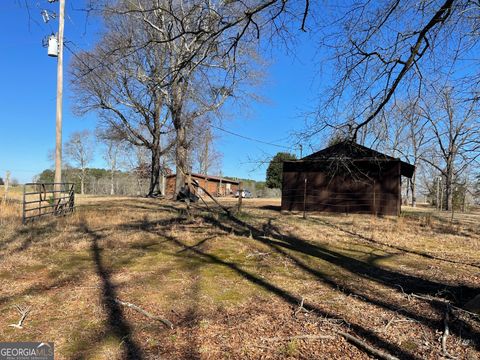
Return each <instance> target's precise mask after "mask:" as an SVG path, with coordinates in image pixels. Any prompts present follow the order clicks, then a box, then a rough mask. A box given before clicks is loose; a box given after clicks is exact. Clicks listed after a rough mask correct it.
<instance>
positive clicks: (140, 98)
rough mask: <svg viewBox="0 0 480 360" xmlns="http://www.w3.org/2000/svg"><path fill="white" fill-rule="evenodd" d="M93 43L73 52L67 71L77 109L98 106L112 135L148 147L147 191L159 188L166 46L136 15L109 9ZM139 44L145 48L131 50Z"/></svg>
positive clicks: (167, 125) (166, 128) (164, 125)
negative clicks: (159, 43)
mask: <svg viewBox="0 0 480 360" xmlns="http://www.w3.org/2000/svg"><path fill="white" fill-rule="evenodd" d="M105 22H106V28H107V29H106V32H105V34H104V35H103V37H102V38H101V39H100V41H99V42H98V44H97V45H96V47H95V48H94V49H93V50H92V51H89V52H83V53H80V54H78V55H76V56H75V58H74V60H73V62H72V67H71V71H72V74H73V85H74V89H75V92H76V96H77V98H78V102H77V106H76V109H77V111H79V112H80V113H85V112H88V111H96V112H97V113H98V114H99V115H100V118H101V126H102V127H103V128H104V130H105V129H106V130H107V131H108V132H110V133H113V134H115V137H117V138H122V139H123V140H125V141H127V142H129V143H131V144H132V145H135V146H141V147H145V148H147V149H148V150H149V152H150V159H151V160H150V167H151V170H150V187H149V191H148V196H157V195H158V194H159V193H160V189H159V179H160V163H161V157H162V156H163V155H164V154H165V153H166V152H167V151H168V150H169V148H170V147H172V146H173V144H172V143H171V144H167V145H166V146H165V147H163V148H162V146H161V145H162V144H161V136H162V135H163V134H167V133H168V132H170V131H171V127H170V123H169V114H168V110H167V109H166V108H165V106H164V100H165V99H164V95H163V92H162V91H163V90H162V86H164V77H165V74H164V68H163V64H164V63H165V62H166V57H165V50H164V48H163V47H161V46H157V45H155V42H154V40H155V34H153V33H152V32H150V31H148V28H146V27H145V26H144V23H143V22H139V21H138V20H136V19H135V18H134V17H127V16H114V15H108V16H106V17H105ZM138 44H141V45H142V46H143V48H142V49H141V50H140V49H137V51H134V52H132V51H130V47H131V46H134V45H138Z"/></svg>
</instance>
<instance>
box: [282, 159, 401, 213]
mask: <svg viewBox="0 0 480 360" xmlns="http://www.w3.org/2000/svg"><path fill="white" fill-rule="evenodd" d="M331 164H332V163H331V162H328V161H298V162H285V163H284V167H283V183H282V210H284V211H303V209H304V201H305V210H306V211H329V212H341V213H371V214H374V213H376V214H380V215H398V214H399V212H400V202H401V193H400V181H401V175H400V166H401V164H400V161H384V162H371V161H354V162H352V165H349V166H348V168H349V169H348V171H347V170H346V169H347V168H345V169H343V170H341V171H339V170H338V168H337V167H335V166H333V167H332V166H331ZM333 169H335V170H333ZM305 179H306V183H305ZM304 194H306V196H304Z"/></svg>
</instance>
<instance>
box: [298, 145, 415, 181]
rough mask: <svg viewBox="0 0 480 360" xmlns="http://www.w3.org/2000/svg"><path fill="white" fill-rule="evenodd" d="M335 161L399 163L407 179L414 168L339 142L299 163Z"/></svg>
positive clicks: (368, 150)
mask: <svg viewBox="0 0 480 360" xmlns="http://www.w3.org/2000/svg"><path fill="white" fill-rule="evenodd" d="M335 159H339V160H354V161H361V160H366V161H399V162H400V172H401V175H403V176H406V177H408V178H411V177H412V176H413V172H414V171H415V166H413V165H412V164H409V163H407V162H405V161H402V160H400V159H398V158H394V157H392V156H389V155H387V154H383V153H381V152H379V151H376V150H373V149H370V148H368V147H366V146H363V145H360V144H357V143H355V142H353V141H342V142H339V143H337V144H335V145H332V146H329V147H327V148H325V149H323V150H320V151H317V152H314V153H313V154H310V155H308V156H305V157H303V158H302V159H300V160H299V161H326V160H327V161H331V160H335Z"/></svg>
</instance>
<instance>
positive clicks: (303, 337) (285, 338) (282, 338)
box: [261, 335, 335, 341]
mask: <svg viewBox="0 0 480 360" xmlns="http://www.w3.org/2000/svg"><path fill="white" fill-rule="evenodd" d="M317 339H328V340H333V339H335V336H332V335H296V336H278V337H272V338H262V339H261V340H262V341H291V340H317Z"/></svg>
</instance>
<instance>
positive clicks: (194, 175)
mask: <svg viewBox="0 0 480 360" xmlns="http://www.w3.org/2000/svg"><path fill="white" fill-rule="evenodd" d="M175 176H177V174H169V175H167V176H166V177H167V178H169V177H175ZM192 176H193V177H196V178H200V179H207V180H209V181H210V180H213V181H218V182H220V181H221V182H223V183H231V184H240V182H239V181H237V180H232V179H227V178H224V177H221V176H212V175H205V174H196V173H192Z"/></svg>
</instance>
